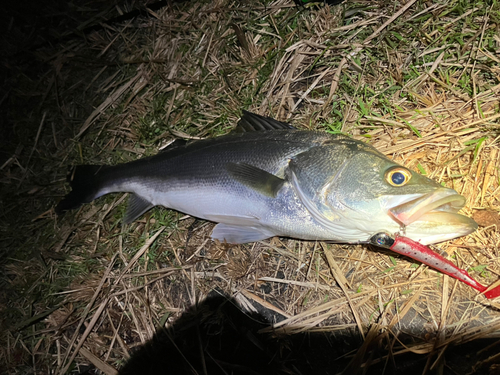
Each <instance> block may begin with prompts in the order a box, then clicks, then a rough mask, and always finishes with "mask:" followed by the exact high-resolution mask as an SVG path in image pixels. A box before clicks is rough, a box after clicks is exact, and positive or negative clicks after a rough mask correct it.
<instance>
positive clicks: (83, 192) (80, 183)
mask: <svg viewBox="0 0 500 375" xmlns="http://www.w3.org/2000/svg"><path fill="white" fill-rule="evenodd" d="M106 169H108V167H106V166H103V165H77V166H76V167H74V168H73V169H72V170H71V171H70V173H69V174H68V182H69V184H70V186H71V192H69V193H68V194H67V195H66V196H65V197H64V198H63V199H62V200H61V201H60V202H59V204H58V205H57V206H56V208H55V211H56V213H57V214H58V215H60V214H62V213H63V212H65V211H68V210H73V209H75V208H78V207H80V206H81V205H82V204H84V203H90V202H92V201H93V200H94V199H96V198H98V197H99V196H101V195H102V194H101V193H100V192H101V190H102V188H103V186H105V180H104V176H103V171H104V170H106Z"/></svg>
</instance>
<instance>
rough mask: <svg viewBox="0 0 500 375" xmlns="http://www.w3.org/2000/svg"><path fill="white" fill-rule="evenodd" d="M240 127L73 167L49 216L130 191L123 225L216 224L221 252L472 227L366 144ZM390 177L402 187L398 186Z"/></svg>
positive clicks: (421, 180)
mask: <svg viewBox="0 0 500 375" xmlns="http://www.w3.org/2000/svg"><path fill="white" fill-rule="evenodd" d="M239 125H240V128H241V129H244V130H245V131H244V132H242V133H232V134H229V135H226V136H221V137H217V138H212V139H206V140H201V141H195V142H192V143H188V144H182V145H178V144H174V145H173V146H171V147H169V148H167V149H166V150H164V151H162V152H160V153H158V154H157V155H155V156H152V157H148V158H143V159H139V160H137V161H134V162H131V163H126V164H120V165H117V166H78V167H76V169H75V170H74V174H73V179H72V180H71V181H70V182H71V185H72V188H73V190H72V192H70V193H69V194H68V195H67V196H66V197H65V198H64V199H63V200H62V201H61V202H60V203H59V205H58V207H57V208H56V211H57V212H63V211H66V210H68V209H72V208H76V207H78V206H79V205H81V204H82V203H87V202H90V201H92V200H94V199H96V198H98V197H100V196H102V195H104V194H108V193H114V192H129V193H132V196H131V200H130V203H129V208H128V211H127V214H126V216H125V219H124V220H125V222H131V221H133V220H135V219H136V218H137V217H138V216H140V215H141V214H143V213H144V212H145V211H147V210H149V209H150V208H152V207H153V206H157V205H161V206H164V207H167V208H171V209H174V210H178V211H181V212H184V213H187V214H190V215H192V216H196V217H198V218H202V219H206V220H210V221H214V222H217V223H219V224H218V225H217V226H216V227H215V228H214V231H213V233H212V238H214V239H218V240H220V241H224V240H225V241H227V242H229V243H245V242H252V241H258V240H262V239H265V238H269V237H272V236H285V237H293V238H299V239H306V240H330V241H337V242H349V243H355V242H367V241H368V240H369V239H370V237H371V236H372V235H373V234H374V233H377V232H381V231H390V232H392V233H395V232H398V231H400V230H401V229H402V228H404V229H405V231H406V235H407V236H408V237H410V238H412V239H414V240H417V241H420V242H422V243H426V244H427V243H434V242H440V241H444V240H447V239H451V238H454V237H458V236H462V235H465V234H468V233H470V232H472V231H473V230H475V229H476V228H477V225H476V223H475V222H474V221H473V220H472V219H469V218H467V217H466V216H463V215H459V214H458V213H457V211H458V210H459V209H460V208H461V207H462V206H463V205H464V203H465V199H464V198H463V197H462V196H460V195H458V194H457V193H456V192H455V191H454V190H452V189H448V188H444V187H442V186H441V185H440V184H438V183H436V182H434V181H432V180H430V179H428V178H426V177H424V176H421V175H419V174H417V173H414V172H411V171H409V170H407V169H406V168H404V167H402V166H400V165H398V164H396V163H394V162H393V161H391V160H389V159H388V158H386V157H385V156H384V155H383V154H381V153H380V152H378V151H377V150H376V149H374V148H373V147H372V146H370V145H368V144H366V143H363V142H359V141H356V140H353V139H351V138H349V137H346V136H342V135H332V134H328V133H324V132H317V131H306V130H297V129H290V127H289V125H288V124H285V123H280V122H278V121H276V120H273V119H270V118H267V117H262V116H258V115H255V114H251V113H248V112H244V115H243V117H242V119H241V120H240V123H239ZM388 176H390V177H389V178H392V179H393V180H395V181H396V182H397V183H399V182H400V181H401V176H403V179H404V178H406V179H407V180H408V181H403V182H404V184H402V185H401V186H397V185H394V181H392V180H388ZM394 176H396V178H395V177H394Z"/></svg>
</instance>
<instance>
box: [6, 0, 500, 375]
mask: <svg viewBox="0 0 500 375" xmlns="http://www.w3.org/2000/svg"><path fill="white" fill-rule="evenodd" d="M466 5H467V4H466ZM464 6H465V5H464V4H462V3H461V2H457V1H450V2H448V1H442V2H434V3H425V4H424V3H422V2H418V1H414V0H410V1H407V2H406V3H405V4H402V2H389V1H363V0H359V1H356V2H348V3H346V4H344V5H340V6H335V7H328V6H319V7H309V8H306V9H298V8H296V7H295V6H294V4H293V2H291V1H285V0H277V1H274V2H272V3H269V4H267V5H265V6H264V5H261V4H260V3H259V4H256V3H251V2H242V3H238V2H234V3H233V2H227V1H224V0H217V1H213V2H207V3H204V2H194V3H190V2H187V3H181V4H173V5H169V6H165V7H162V8H159V9H156V10H154V11H153V10H150V11H149V12H147V15H142V16H138V17H135V18H132V19H130V20H127V21H122V22H116V23H108V24H105V25H104V26H103V27H102V28H99V29H97V30H94V31H89V32H87V34H86V35H85V39H84V40H83V39H81V38H80V37H77V36H76V35H75V36H73V37H69V38H67V39H66V40H64V42H61V43H60V44H55V45H54V46H48V45H44V46H43V47H40V48H38V49H37V51H36V55H37V59H38V60H39V61H43V62H44V64H46V65H48V66H49V68H46V67H45V66H46V65H43V66H44V67H45V69H46V74H45V75H41V77H36V78H33V79H29V82H28V80H27V81H22V80H19V82H21V83H23V82H24V84H25V85H26V86H28V87H29V89H30V90H31V91H29V92H27V91H22V90H23V89H22V88H21V87H20V86H18V88H17V90H18V91H17V92H16V95H18V97H19V98H20V97H22V95H25V96H28V95H33V96H37V95H38V96H37V97H39V98H40V97H41V98H42V99H43V100H42V103H43V107H42V106H38V107H36V106H35V105H34V106H33V108H34V109H33V111H32V112H30V113H32V117H33V119H31V120H30V121H31V123H30V124H31V125H30V126H31V127H29V129H31V131H30V132H28V131H27V133H28V134H29V136H26V137H24V136H22V134H20V135H19V142H18V144H16V145H15V146H16V147H12V148H11V149H9V154H8V155H7V157H6V158H5V162H3V161H2V162H3V165H2V166H1V170H2V173H3V177H2V182H3V183H4V186H5V188H3V190H2V193H5V195H4V194H2V195H4V196H5V197H13V198H12V199H8V200H7V198H5V200H4V202H3V205H4V208H5V210H4V212H5V213H4V216H3V218H2V228H3V230H4V232H5V233H6V241H5V243H4V248H5V252H4V254H6V253H7V251H8V252H10V254H11V255H10V256H9V258H8V259H7V257H5V261H4V270H5V277H4V278H3V279H2V283H3V285H4V286H5V288H3V289H4V291H3V292H2V294H3V295H2V300H1V306H0V307H1V309H2V311H3V315H4V318H3V327H2V328H4V330H5V332H4V334H3V338H2V340H3V345H2V347H3V349H2V350H1V358H2V359H3V361H4V363H5V365H4V368H5V371H6V372H10V373H24V372H26V373H28V372H29V373H49V372H50V373H57V374H63V373H69V372H70V373H78V372H79V371H82V370H81V366H83V368H86V366H88V365H89V364H92V365H91V366H93V368H96V369H98V370H100V371H101V372H102V373H106V374H115V373H116V371H117V369H119V368H120V366H122V365H123V363H124V361H125V360H126V359H128V358H129V357H130V356H131V354H133V352H134V351H135V349H136V348H137V347H138V346H139V345H141V344H144V343H146V342H147V341H148V340H149V339H151V338H152V337H153V335H154V333H155V331H156V330H157V328H158V327H161V326H167V327H172V326H175V324H176V322H178V319H179V317H181V316H183V314H185V313H186V311H187V310H189V307H191V306H193V305H195V304H196V303H198V302H199V301H203V300H204V299H205V297H206V296H207V295H209V294H210V293H211V292H213V291H214V290H216V291H217V292H218V293H220V294H222V295H225V296H228V297H231V298H233V299H234V301H236V302H237V303H238V304H239V306H240V307H241V309H242V310H243V311H247V312H248V314H252V313H256V312H260V311H262V310H266V311H268V312H271V313H272V314H271V315H270V316H272V318H271V319H274V321H272V323H273V324H272V325H271V326H269V327H264V328H262V329H260V330H259V333H260V334H262V335H264V334H265V333H268V334H270V335H271V336H273V337H284V336H288V335H300V334H302V333H304V332H305V333H307V334H310V335H314V334H318V335H320V336H325V335H332V336H331V337H335V334H336V332H344V333H345V332H348V333H350V334H351V336H352V337H354V339H356V340H357V339H359V340H361V341H360V342H363V344H362V345H360V346H359V350H357V354H355V352H356V351H354V352H351V353H347V354H348V355H347V356H346V357H342V356H340V354H339V358H340V359H339V361H340V362H339V363H341V365H340V366H338V367H337V368H336V370H338V371H341V370H342V369H344V373H346V374H347V373H349V374H353V373H356V372H357V371H358V370H360V369H362V367H363V366H377V364H380V363H382V364H384V363H389V362H390V361H392V360H393V359H394V358H398V356H403V355H404V354H405V353H418V354H419V355H421V356H422V358H424V365H423V366H422V367H421V368H420V367H419V369H418V371H419V372H418V373H426V372H429V371H431V370H432V371H437V369H441V370H443V368H446V369H448V368H449V366H450V364H449V363H448V364H445V362H444V361H443V358H444V357H445V352H446V349H447V348H448V347H449V346H450V345H452V344H456V343H465V342H468V341H471V340H477V339H480V338H486V337H489V338H496V337H498V332H499V331H498V330H499V328H500V314H499V312H498V309H499V308H500V304H499V303H498V301H488V300H486V299H485V298H484V297H483V296H481V295H477V293H476V292H475V291H474V290H472V289H471V288H469V287H467V286H465V285H463V284H461V283H459V282H456V281H455V280H452V279H450V278H448V277H443V275H441V274H439V273H437V272H435V271H433V270H432V269H429V268H427V267H425V266H422V265H419V264H412V263H411V262H409V261H408V259H405V258H401V257H399V256H396V255H394V254H389V253H388V252H385V251H381V250H380V249H376V248H371V247H369V246H361V245H358V246H348V245H331V244H325V243H314V242H305V241H297V240H292V239H284V238H273V239H271V240H268V241H262V242H258V243H252V244H246V245H241V246H227V245H224V244H218V243H213V242H212V241H211V240H210V239H209V235H210V231H211V229H212V227H213V224H211V223H207V222H202V221H198V220H195V219H194V218H191V217H186V216H184V215H183V214H180V213H176V212H171V211H168V210H165V209H161V208H156V209H154V210H152V211H151V212H149V213H147V214H146V215H144V217H143V218H142V219H141V220H139V221H137V222H136V223H134V224H132V225H130V226H128V227H122V226H121V223H120V219H121V217H122V215H123V212H124V207H125V205H124V202H123V199H124V197H123V196H119V197H117V196H113V197H106V198H103V199H100V200H98V201H96V202H94V203H92V204H89V205H86V206H85V207H83V208H82V209H81V210H79V211H78V212H76V213H71V214H67V215H65V216H64V217H62V218H57V217H55V216H54V213H53V211H52V209H51V207H52V205H53V204H54V203H56V202H57V200H58V199H59V197H61V196H62V195H63V194H64V193H65V192H66V190H65V189H66V188H67V187H66V186H65V184H64V174H65V171H66V166H67V165H71V164H81V163H117V162H125V161H129V160H133V159H136V158H138V157H140V156H142V155H148V154H153V153H156V152H157V149H158V148H161V147H162V146H163V145H165V144H167V143H168V142H170V141H171V140H173V139H175V138H179V137H180V138H185V139H197V138H204V137H210V136H217V135H220V134H223V133H226V132H228V131H229V130H230V129H231V128H232V127H233V126H234V124H235V123H236V121H237V119H238V117H239V115H240V110H241V109H242V108H244V109H249V110H252V111H254V112H257V113H261V114H266V115H270V116H273V117H275V118H277V119H280V120H288V121H291V122H292V123H293V124H294V125H296V126H297V127H300V128H306V129H320V130H324V131H331V132H343V133H346V134H349V135H352V136H353V137H355V138H357V139H361V140H364V141H366V142H369V143H370V144H372V145H374V146H375V147H377V148H378V149H379V150H380V151H382V152H383V153H385V154H386V155H388V156H390V157H392V158H394V159H395V160H396V161H398V162H400V163H402V164H404V165H406V166H408V167H410V168H411V169H414V170H418V171H420V172H421V173H425V174H426V175H427V176H429V177H431V178H433V179H435V180H437V181H439V182H441V183H443V184H444V185H446V186H448V187H452V188H454V189H456V190H457V191H458V192H459V193H461V194H463V195H464V196H466V197H467V205H466V207H465V208H464V210H463V211H464V213H465V214H467V215H469V216H472V217H475V218H477V220H478V222H479V223H480V224H481V226H480V228H479V229H478V230H477V231H476V232H475V233H473V234H471V235H469V236H467V237H463V238H458V239H456V240H453V241H449V242H447V243H443V244H439V246H438V248H439V250H443V251H446V252H447V253H448V254H449V255H450V256H452V257H453V261H454V262H455V263H456V264H457V265H458V266H460V267H461V268H464V269H468V270H469V272H470V273H471V274H472V276H473V277H474V278H477V279H478V280H479V281H480V282H481V283H483V284H485V285H488V284H491V283H493V282H495V281H497V280H498V279H499V278H500V255H499V246H500V229H499V221H500V220H499V216H498V215H499V211H500V199H499V197H500V194H499V193H500V184H499V181H500V180H499V179H500V174H499V165H500V163H499V159H500V152H499V149H500V142H499V139H500V133H499V129H500V127H499V125H498V119H499V118H500V114H499V104H500V103H499V95H500V69H499V68H498V64H499V63H500V61H499V58H498V56H499V52H500V39H499V37H498V30H499V29H500V5H499V4H498V3H497V2H493V5H491V4H490V5H488V4H486V3H483V2H476V3H475V4H474V5H467V7H466V8H463V7H464ZM125 13H126V12H125ZM19 82H16V84H20V83H19ZM35 88H37V90H38V91H36V92H34V90H35ZM26 90H27V89H26ZM11 103H12V102H11ZM17 105H18V106H19V105H20V104H19V103H17ZM91 105H93V106H94V107H93V108H90V106H91ZM42 108H43V109H42ZM21 112H22V111H21ZM12 113H14V110H12ZM11 116H14V115H12V114H11ZM18 116H19V117H18V118H21V115H19V114H18ZM16 134H17V133H16ZM23 140H24V143H23ZM20 146H22V147H21V151H19V147H20ZM19 189H20V190H19ZM20 207H25V209H24V210H22V212H20ZM18 211H19V212H18ZM13 322H16V323H15V325H13V324H14V323H13ZM263 337H264V336H263ZM329 337H330V336H329ZM332 340H333V339H332ZM374 346H377V347H379V348H380V353H381V354H380V355H378V356H377V357H374V358H371V357H370V355H373V347H374ZM281 350H283V349H281ZM325 350H326V349H325ZM276 352H278V350H277V349H276ZM486 352H487V351H486V349H485V353H486ZM342 361H344V362H342ZM386 361H387V362H386ZM496 362H497V359H495V358H493V359H491V358H490V359H486V360H484V361H483V362H477V363H476V364H475V365H476V367H475V370H477V371H480V370H481V371H482V370H484V369H489V370H490V371H492V369H494V368H495V367H494V365H495V363H496ZM283 363H284V364H285V365H286V364H287V363H288V362H287V361H285V360H283ZM311 366H312V365H311ZM342 366H343V367H342ZM445 366H448V367H445ZM0 368H1V367H0ZM292 368H293V366H291V367H289V368H288V369H289V371H290V372H289V373H299V372H293V370H290V369H292ZM93 371H94V370H93ZM297 371H298V370H297ZM454 371H458V373H460V372H459V370H457V369H455V370H454ZM485 371H486V370H485ZM325 373H326V372H325ZM455 373H457V372H455Z"/></svg>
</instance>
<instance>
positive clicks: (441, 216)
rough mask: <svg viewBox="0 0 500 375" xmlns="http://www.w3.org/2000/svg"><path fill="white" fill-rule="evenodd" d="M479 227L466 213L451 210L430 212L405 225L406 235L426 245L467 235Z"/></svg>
mask: <svg viewBox="0 0 500 375" xmlns="http://www.w3.org/2000/svg"><path fill="white" fill-rule="evenodd" d="M476 229H477V223H476V222H475V221H474V220H473V219H471V218H469V217H467V216H464V215H460V214H457V213H451V212H441V211H435V212H429V213H427V214H424V215H422V216H421V217H420V218H419V219H418V220H417V221H414V222H413V223H411V224H409V225H406V226H405V235H406V236H407V237H409V238H411V239H412V240H414V241H418V242H420V243H422V244H424V245H429V244H434V243H438V242H444V241H449V240H452V239H454V238H457V237H462V236H466V235H468V234H470V233H472V232H474V231H475V230H476Z"/></svg>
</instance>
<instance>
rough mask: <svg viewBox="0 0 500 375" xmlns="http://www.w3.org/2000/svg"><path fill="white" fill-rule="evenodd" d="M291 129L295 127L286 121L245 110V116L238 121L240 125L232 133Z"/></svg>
mask: <svg viewBox="0 0 500 375" xmlns="http://www.w3.org/2000/svg"><path fill="white" fill-rule="evenodd" d="M290 129H295V128H294V127H293V126H292V125H290V124H288V123H286V122H281V121H278V120H275V119H273V118H270V117H265V116H261V115H258V114H256V113H252V112H248V111H245V110H243V116H241V119H240V121H238V125H237V126H236V128H235V129H234V130H233V131H232V133H249V132H255V131H268V130H290Z"/></svg>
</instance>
